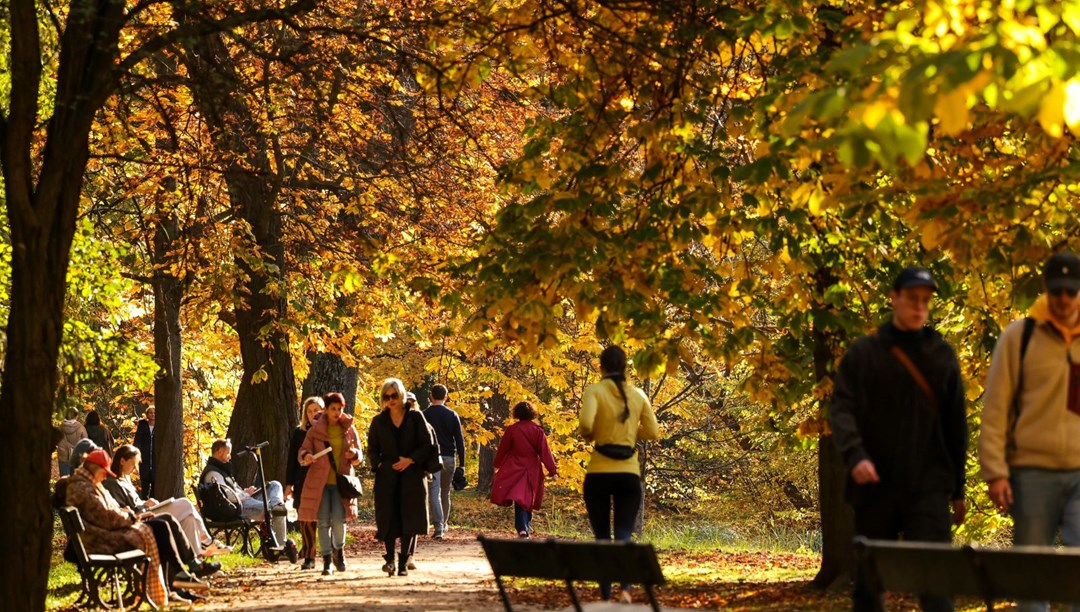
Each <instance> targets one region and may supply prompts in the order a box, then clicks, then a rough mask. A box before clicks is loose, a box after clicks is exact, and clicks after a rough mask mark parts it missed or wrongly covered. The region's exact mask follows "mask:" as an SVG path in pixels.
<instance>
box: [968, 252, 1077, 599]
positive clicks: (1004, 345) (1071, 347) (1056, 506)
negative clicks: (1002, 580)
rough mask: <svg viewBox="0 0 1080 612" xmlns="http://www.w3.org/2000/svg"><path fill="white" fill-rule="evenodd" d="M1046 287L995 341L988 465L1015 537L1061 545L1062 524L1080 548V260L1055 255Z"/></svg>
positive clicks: (986, 433)
mask: <svg viewBox="0 0 1080 612" xmlns="http://www.w3.org/2000/svg"><path fill="white" fill-rule="evenodd" d="M1043 284H1044V286H1045V288H1046V294H1045V295H1043V296H1040V297H1039V299H1038V300H1037V301H1036V302H1035V304H1034V305H1033V306H1032V308H1031V316H1030V317H1029V319H1031V320H1032V322H1031V323H1026V320H1025V319H1020V320H1017V321H1013V322H1012V323H1010V324H1009V326H1008V327H1006V328H1005V331H1004V332H1002V334H1001V338H1000V339H998V343H997V346H996V347H994V354H993V357H992V358H991V361H990V372H989V374H988V375H987V378H986V393H985V399H984V404H983V416H982V431H981V435H980V437H979V463H980V467H981V475H982V478H983V480H985V481H986V483H987V485H988V487H989V494H990V499H991V500H992V501H993V502H994V504H995V505H996V506H997V507H998V508H999V509H1001V510H1002V511H1003V512H1010V513H1011V514H1012V517H1013V523H1014V528H1013V543H1014V544H1017V545H1021V544H1036V545H1044V546H1050V545H1053V544H1054V541H1055V537H1056V536H1057V533H1058V529H1059V528H1060V530H1061V539H1062V541H1063V542H1064V543H1065V545H1066V546H1080V296H1078V293H1080V257H1077V256H1076V255H1074V254H1073V253H1057V254H1055V255H1053V256H1052V257H1050V259H1049V260H1047V262H1046V266H1045V268H1044V269H1043ZM1025 327H1026V328H1027V329H1025ZM1025 331H1026V332H1027V333H1025ZM1025 336H1027V339H1026V342H1025ZM1025 344H1026V346H1024V345H1025ZM1018 609H1019V610H1022V611H1035V610H1047V609H1048V607H1047V604H1046V602H1022V603H1021V604H1020V606H1019V608H1018ZM1072 609H1073V610H1074V611H1080V606H1073V608H1072Z"/></svg>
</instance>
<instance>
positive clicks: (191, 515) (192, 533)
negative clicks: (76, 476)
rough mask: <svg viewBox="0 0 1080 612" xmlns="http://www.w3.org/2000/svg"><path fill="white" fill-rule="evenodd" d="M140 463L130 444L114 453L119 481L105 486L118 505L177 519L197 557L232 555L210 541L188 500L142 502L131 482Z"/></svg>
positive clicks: (110, 478) (109, 480)
mask: <svg viewBox="0 0 1080 612" xmlns="http://www.w3.org/2000/svg"><path fill="white" fill-rule="evenodd" d="M141 462H142V452H141V451H139V449H138V448H137V447H135V446H132V445H131V444H124V445H122V446H119V447H117V448H116V451H114V452H113V459H112V471H113V472H114V473H115V474H116V478H112V477H109V478H106V479H105V482H104V483H103V484H104V486H105V489H107V490H108V491H109V493H111V494H112V496H113V499H115V500H116V503H118V504H120V505H121V506H123V507H126V508H131V509H132V510H134V511H135V512H150V513H151V514H153V515H155V516H161V515H163V514H167V515H170V516H172V517H174V518H175V519H176V520H177V521H179V522H180V526H181V527H182V528H183V530H184V536H185V537H186V538H187V540H188V543H189V544H190V545H191V549H192V550H193V551H194V552H195V555H196V556H198V557H211V556H213V555H216V554H219V553H222V552H229V551H230V550H231V549H230V548H229V547H228V546H225V545H224V544H221V543H219V542H215V541H214V539H213V538H212V537H210V532H209V531H207V529H206V523H204V522H203V518H202V515H200V514H199V511H198V510H196V509H195V505H194V504H192V503H191V502H190V501H189V500H188V499H187V498H185V497H178V498H175V499H173V500H172V501H169V502H168V503H165V504H159V503H158V501H157V500H156V499H153V498H150V499H147V500H143V499H142V498H141V497H139V492H138V490H137V489H136V488H135V484H134V483H133V482H131V475H132V474H133V473H134V472H135V469H136V468H138V467H139V464H140V463H141ZM196 573H199V572H196Z"/></svg>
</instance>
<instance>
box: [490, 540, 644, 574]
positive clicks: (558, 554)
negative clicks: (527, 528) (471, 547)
mask: <svg viewBox="0 0 1080 612" xmlns="http://www.w3.org/2000/svg"><path fill="white" fill-rule="evenodd" d="M479 539H480V544H481V546H483V548H484V554H485V555H487V558H488V562H489V563H490V564H491V571H492V573H494V574H495V575H496V576H511V577H521V578H545V579H549V580H587V581H602V582H607V581H611V582H632V583H635V584H645V585H655V584H664V573H663V571H662V570H661V569H660V563H659V562H658V561H657V559H656V550H655V549H654V548H653V546H652V544H639V543H633V542H582V541H573V540H556V539H554V538H551V539H546V540H525V539H491V538H485V537H483V536H480V538H479Z"/></svg>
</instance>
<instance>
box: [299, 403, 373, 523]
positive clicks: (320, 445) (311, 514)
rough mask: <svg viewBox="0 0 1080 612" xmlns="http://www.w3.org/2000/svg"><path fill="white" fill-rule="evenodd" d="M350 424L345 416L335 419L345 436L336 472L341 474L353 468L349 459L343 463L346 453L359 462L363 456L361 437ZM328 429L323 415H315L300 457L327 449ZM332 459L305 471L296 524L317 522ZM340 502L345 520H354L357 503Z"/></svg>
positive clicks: (329, 455)
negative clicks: (348, 452)
mask: <svg viewBox="0 0 1080 612" xmlns="http://www.w3.org/2000/svg"><path fill="white" fill-rule="evenodd" d="M352 422H353V420H352V417H351V416H349V415H348V414H345V413H344V412H343V413H341V418H340V419H338V425H341V428H342V429H343V430H344V434H345V448H343V449H342V452H341V459H340V460H339V461H338V472H339V473H342V474H352V473H353V467H352V464H351V463H350V462H349V460H348V459H345V451H347V450H350V449H351V450H353V451H355V452H356V453H357V455H358V458H359V459H363V455H361V454H360V436H358V435H357V434H356V428H355V427H353V424H352ZM327 427H328V424H327V420H326V418H325V417H324V416H323V415H322V414H319V415H317V416H316V417H315V420H313V421H312V422H311V427H310V428H309V429H308V432H307V437H306V438H304V443H303V444H302V445H301V446H300V453H299V457H301V458H302V457H305V456H307V455H313V454H315V453H317V452H319V451H321V450H323V449H324V448H326V447H327V445H329V443H330V436H329V435H328V433H327ZM333 456H334V453H329V454H326V455H323V456H322V457H319V458H318V459H316V460H315V463H312V464H311V467H309V468H308V473H307V476H306V477H305V478H304V490H303V492H301V494H300V509H299V510H298V511H297V513H296V514H297V519H298V520H301V521H317V520H319V506H320V505H321V504H322V498H323V487H325V486H326V478H327V477H328V476H329V475H330V458H331V457H333ZM343 501H344V505H345V520H352V519H354V518H356V500H355V499H350V500H343Z"/></svg>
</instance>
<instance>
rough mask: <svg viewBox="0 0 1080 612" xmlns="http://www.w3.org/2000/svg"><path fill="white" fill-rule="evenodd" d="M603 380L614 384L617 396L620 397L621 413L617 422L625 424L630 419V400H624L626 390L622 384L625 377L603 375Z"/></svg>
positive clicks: (622, 375) (617, 374) (621, 375)
mask: <svg viewBox="0 0 1080 612" xmlns="http://www.w3.org/2000/svg"><path fill="white" fill-rule="evenodd" d="M604 378H609V379H611V382H613V383H615V386H616V387H618V389H619V395H621V396H622V403H623V413H622V414H621V415H619V422H620V423H625V422H626V419H628V418H630V400H628V399H627V398H626V389H624V388H623V384H624V383H625V382H626V375H625V374H620V373H617V372H616V373H612V374H604Z"/></svg>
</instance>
